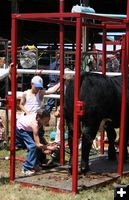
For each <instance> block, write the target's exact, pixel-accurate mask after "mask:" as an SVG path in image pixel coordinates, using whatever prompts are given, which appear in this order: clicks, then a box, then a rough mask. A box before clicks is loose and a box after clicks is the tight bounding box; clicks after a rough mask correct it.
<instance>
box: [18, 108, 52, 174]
mask: <svg viewBox="0 0 129 200" xmlns="http://www.w3.org/2000/svg"><path fill="white" fill-rule="evenodd" d="M49 120H50V113H49V112H48V111H46V110H44V109H40V110H38V112H37V113H33V114H28V115H25V116H22V117H21V118H19V119H18V120H17V125H16V146H17V147H20V148H22V147H23V148H25V147H26V148H27V155H26V161H25V163H24V164H23V167H22V172H23V173H24V174H25V175H32V174H34V173H35V170H36V169H37V166H38V164H39V161H38V158H37V153H36V152H37V151H36V150H37V149H43V150H47V149H48V150H51V147H50V146H49V145H43V144H41V142H40V138H39V134H38V133H39V129H40V127H42V126H46V125H48V124H49Z"/></svg>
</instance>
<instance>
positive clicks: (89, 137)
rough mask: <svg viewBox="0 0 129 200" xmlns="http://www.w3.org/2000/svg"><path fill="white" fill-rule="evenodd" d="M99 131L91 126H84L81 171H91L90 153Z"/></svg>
mask: <svg viewBox="0 0 129 200" xmlns="http://www.w3.org/2000/svg"><path fill="white" fill-rule="evenodd" d="M96 133H97V131H96V130H93V129H91V128H89V127H83V128H82V155H81V156H82V157H81V172H82V173H86V172H87V171H89V153H90V150H91V146H92V142H93V140H94V138H95V136H96Z"/></svg>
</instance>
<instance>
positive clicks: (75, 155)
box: [72, 18, 82, 193]
mask: <svg viewBox="0 0 129 200" xmlns="http://www.w3.org/2000/svg"><path fill="white" fill-rule="evenodd" d="M81 21H82V19H81V18H77V21H76V62H75V63H76V65H75V81H74V129H73V130H74V131H73V132H74V133H73V158H72V192H74V193H77V181H78V137H79V134H78V133H79V122H80V116H79V115H78V113H77V102H78V100H79V96H80V95H79V93H80V66H81V38H82V35H81V34H82V25H81Z"/></svg>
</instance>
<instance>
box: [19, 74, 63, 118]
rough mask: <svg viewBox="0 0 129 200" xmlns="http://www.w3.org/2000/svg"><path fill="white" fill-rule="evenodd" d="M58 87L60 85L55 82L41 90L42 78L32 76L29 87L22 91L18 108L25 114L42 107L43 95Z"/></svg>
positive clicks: (53, 91) (52, 91)
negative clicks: (46, 88) (53, 84)
mask: <svg viewBox="0 0 129 200" xmlns="http://www.w3.org/2000/svg"><path fill="white" fill-rule="evenodd" d="M59 87H60V85H59V84H57V85H55V86H53V87H51V88H49V89H48V90H43V79H42V78H41V77H40V76H34V77H33V78H32V79H31V89H28V90H26V91H24V92H23V95H22V97H21V100H20V105H19V107H20V109H21V110H22V111H23V112H24V113H25V114H29V113H36V112H37V110H38V109H40V108H41V107H42V101H43V96H44V95H45V94H52V93H55V92H56V91H57V90H58V88H59Z"/></svg>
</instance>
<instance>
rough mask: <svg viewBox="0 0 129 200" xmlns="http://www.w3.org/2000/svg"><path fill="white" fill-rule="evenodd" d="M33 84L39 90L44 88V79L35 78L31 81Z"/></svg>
mask: <svg viewBox="0 0 129 200" xmlns="http://www.w3.org/2000/svg"><path fill="white" fill-rule="evenodd" d="M31 83H33V84H34V86H35V87H37V88H43V79H42V78H41V77H40V76H34V77H33V78H32V79H31Z"/></svg>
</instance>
